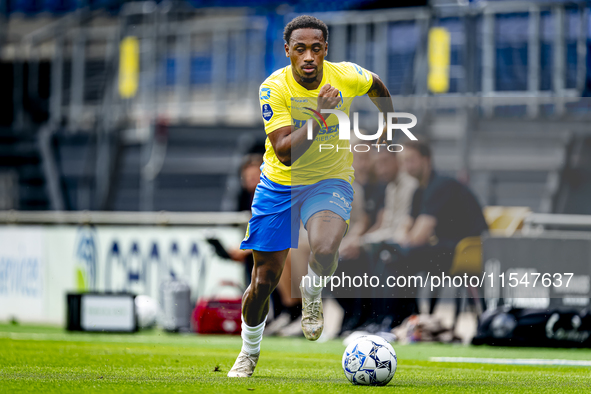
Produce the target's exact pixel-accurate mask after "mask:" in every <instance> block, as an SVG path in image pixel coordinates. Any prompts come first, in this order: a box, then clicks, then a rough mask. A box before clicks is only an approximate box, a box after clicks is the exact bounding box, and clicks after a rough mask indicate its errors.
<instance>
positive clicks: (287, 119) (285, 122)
mask: <svg viewBox="0 0 591 394" xmlns="http://www.w3.org/2000/svg"><path fill="white" fill-rule="evenodd" d="M259 101H260V104H261V116H262V117H263V121H264V122H265V133H267V134H269V133H271V132H273V131H275V130H277V129H279V128H281V127H285V126H291V114H290V111H289V108H288V106H287V102H286V101H285V98H284V97H283V95H282V94H281V91H280V90H279V89H278V88H277V87H276V86H275V85H274V84H272V83H268V82H267V81H265V82H263V84H262V85H261V87H260V88H259Z"/></svg>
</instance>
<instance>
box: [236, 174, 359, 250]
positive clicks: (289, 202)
mask: <svg viewBox="0 0 591 394" xmlns="http://www.w3.org/2000/svg"><path fill="white" fill-rule="evenodd" d="M352 202H353V187H352V186H351V184H350V183H349V182H346V181H344V180H342V179H325V180H322V181H320V182H317V183H314V184H312V185H301V186H286V185H280V184H278V183H275V182H273V181H271V180H269V178H267V177H266V176H265V174H263V173H261V181H260V182H259V184H258V185H257V188H256V190H255V192H254V198H253V201H252V218H251V219H250V221H249V222H248V228H247V229H246V236H245V237H244V240H243V241H242V243H241V244H240V249H253V250H257V251H261V252H276V251H279V250H285V249H289V248H297V247H298V238H299V233H300V220H301V221H302V222H303V223H304V227H306V224H307V223H308V219H310V217H312V215H314V214H315V213H317V212H320V211H325V210H327V211H331V212H334V213H336V214H337V215H339V216H340V217H342V218H343V220H344V221H345V222H347V226H348V225H349V218H350V216H351V204H352Z"/></svg>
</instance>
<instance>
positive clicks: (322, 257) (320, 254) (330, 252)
mask: <svg viewBox="0 0 591 394" xmlns="http://www.w3.org/2000/svg"><path fill="white" fill-rule="evenodd" d="M312 253H313V254H314V260H316V262H318V263H319V264H320V265H322V266H323V267H328V266H330V265H332V264H333V263H334V261H335V259H336V257H337V253H338V246H333V245H331V244H330V243H323V244H320V245H318V246H316V247H315V248H314V249H313V250H312Z"/></svg>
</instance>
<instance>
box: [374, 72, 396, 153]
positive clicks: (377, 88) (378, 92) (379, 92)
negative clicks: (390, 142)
mask: <svg viewBox="0 0 591 394" xmlns="http://www.w3.org/2000/svg"><path fill="white" fill-rule="evenodd" d="M371 75H372V77H373V83H372V85H371V87H370V88H369V90H368V91H367V95H368V96H369V98H370V99H371V101H372V102H373V103H374V105H375V106H376V107H378V109H379V110H380V112H383V113H384V114H386V113H388V112H394V106H393V105H392V100H391V98H390V97H391V96H390V91H389V90H388V88H387V87H386V85H385V84H384V82H382V80H381V79H380V77H378V76H377V75H376V74H374V73H371ZM385 97H387V98H388V99H387V100H384V98H385ZM395 121H396V120H395ZM385 142H386V128H385V127H384V132H383V133H382V136H381V137H380V138H379V139H378V144H383V143H385Z"/></svg>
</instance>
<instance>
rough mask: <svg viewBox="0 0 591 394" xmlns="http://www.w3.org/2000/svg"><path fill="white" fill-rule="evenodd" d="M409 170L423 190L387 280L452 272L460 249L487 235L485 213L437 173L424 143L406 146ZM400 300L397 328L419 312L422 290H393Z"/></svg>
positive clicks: (394, 311) (394, 309) (394, 313)
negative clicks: (464, 243)
mask: <svg viewBox="0 0 591 394" xmlns="http://www.w3.org/2000/svg"><path fill="white" fill-rule="evenodd" d="M402 159H403V164H404V168H405V170H406V171H407V172H408V174H409V175H411V176H412V177H414V178H415V179H416V180H417V181H418V183H419V187H418V189H417V190H416V191H415V192H414V195H413V197H412V204H411V209H410V214H409V215H407V217H406V218H405V219H404V222H403V224H402V225H401V227H400V230H399V231H398V232H397V233H396V234H395V235H394V240H395V243H394V244H391V245H390V246H389V247H387V248H386V249H388V250H389V251H390V252H391V253H392V255H391V258H390V259H389V261H385V262H384V263H385V273H386V274H387V275H396V276H398V275H416V274H417V273H418V272H420V271H431V273H432V274H436V273H437V272H442V271H443V272H447V271H448V270H449V268H451V264H452V261H453V253H454V250H455V247H456V245H457V243H458V242H459V241H460V240H461V239H463V238H465V237H469V236H478V235H481V234H482V232H483V231H485V230H487V228H488V227H487V224H486V221H485V219H484V215H483V213H482V208H481V207H480V204H479V203H478V201H477V199H476V197H475V196H474V194H473V193H472V192H471V191H470V189H469V188H468V187H466V186H465V185H463V184H461V183H460V182H458V181H457V180H455V179H453V178H450V177H446V176H442V175H440V174H438V173H437V172H436V171H434V169H433V165H432V159H431V149H430V147H429V145H428V144H426V143H425V142H421V141H411V142H409V143H406V144H404V151H403V152H402ZM385 297H395V298H396V299H395V300H394V302H390V303H389V304H390V311H389V312H388V313H389V315H390V317H391V319H392V321H391V326H392V327H394V326H396V325H398V324H400V322H402V320H403V319H404V318H406V317H408V316H409V315H411V314H413V313H415V312H416V311H417V306H416V300H415V297H416V289H409V288H407V289H396V290H388V291H387V294H385Z"/></svg>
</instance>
